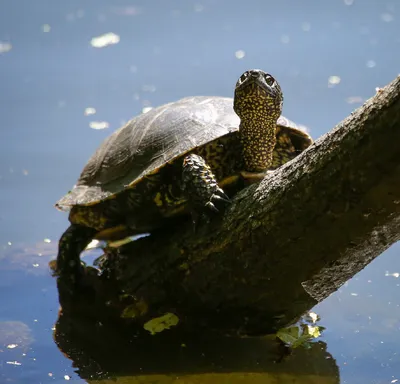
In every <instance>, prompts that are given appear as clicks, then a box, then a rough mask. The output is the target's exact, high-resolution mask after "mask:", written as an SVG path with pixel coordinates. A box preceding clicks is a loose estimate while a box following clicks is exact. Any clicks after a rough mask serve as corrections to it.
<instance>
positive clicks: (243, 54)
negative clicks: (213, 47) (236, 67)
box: [235, 49, 246, 60]
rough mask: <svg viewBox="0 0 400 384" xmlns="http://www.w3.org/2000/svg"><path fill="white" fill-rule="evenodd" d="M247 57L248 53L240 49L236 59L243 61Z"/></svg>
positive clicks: (236, 53)
mask: <svg viewBox="0 0 400 384" xmlns="http://www.w3.org/2000/svg"><path fill="white" fill-rule="evenodd" d="M245 56H246V52H245V51H243V50H242V49H239V50H238V51H236V52H235V57H236V58H237V59H239V60H240V59H243V58H244V57H245Z"/></svg>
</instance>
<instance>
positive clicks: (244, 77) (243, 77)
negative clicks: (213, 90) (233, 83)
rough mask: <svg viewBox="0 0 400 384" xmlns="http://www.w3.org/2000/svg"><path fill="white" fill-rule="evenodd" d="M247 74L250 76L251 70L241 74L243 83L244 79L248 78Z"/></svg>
mask: <svg viewBox="0 0 400 384" xmlns="http://www.w3.org/2000/svg"><path fill="white" fill-rule="evenodd" d="M247 76H249V72H248V71H246V72H245V73H243V75H242V76H240V79H239V80H240V82H241V83H242V82H243V81H245V80H246V79H247Z"/></svg>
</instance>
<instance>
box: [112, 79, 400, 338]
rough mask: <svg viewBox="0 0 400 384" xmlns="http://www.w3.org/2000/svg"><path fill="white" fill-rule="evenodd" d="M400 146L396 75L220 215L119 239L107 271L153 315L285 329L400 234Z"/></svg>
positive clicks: (211, 324)
mask: <svg viewBox="0 0 400 384" xmlns="http://www.w3.org/2000/svg"><path fill="white" fill-rule="evenodd" d="M399 143H400V77H398V78H397V79H395V80H394V81H393V82H392V83H391V84H389V85H388V86H387V87H385V88H384V89H382V90H379V91H378V92H377V94H376V95H375V96H374V97H373V98H372V99H370V100H369V101H367V102H366V103H365V104H364V105H363V106H362V107H360V108H359V109H358V110H356V111H355V112H354V113H352V114H351V116H349V117H348V118H346V119H345V120H344V121H343V122H341V123H340V124H339V125H338V126H337V127H335V128H334V129H333V130H332V131H331V132H329V133H328V134H326V135H324V136H323V137H321V138H320V139H319V140H317V141H316V142H315V143H314V144H313V145H312V146H311V147H310V148H308V149H307V150H306V151H305V152H303V153H302V154H301V155H300V156H298V157H297V158H296V159H295V160H293V161H291V162H289V163H287V164H285V165H284V166H282V167H281V168H279V169H278V170H277V171H275V172H274V173H273V174H271V175H268V176H267V177H266V178H265V179H264V180H262V182H261V183H260V184H258V185H252V186H250V187H248V188H246V189H245V190H243V191H241V192H240V193H239V194H238V195H236V196H235V198H234V199H233V203H232V205H231V206H230V207H229V208H228V209H227V210H226V212H225V213H224V214H223V215H222V217H221V219H216V220H213V221H212V223H211V224H210V225H207V226H202V227H200V228H199V230H198V231H197V233H193V229H192V227H191V226H190V225H182V224H181V225H180V226H179V225H178V226H174V227H171V228H169V230H168V231H160V233H155V234H153V235H152V236H149V237H147V238H143V239H140V240H138V241H136V242H133V243H131V244H129V245H127V246H124V247H121V248H120V249H119V250H118V251H117V252H116V253H117V257H112V258H110V260H109V268H110V270H111V271H112V272H113V275H114V277H115V279H116V281H117V282H118V285H119V287H121V288H122V289H123V290H124V291H125V292H128V293H130V294H132V295H133V296H135V297H136V298H137V299H138V300H140V302H141V303H143V302H145V303H146V307H147V308H148V315H149V316H153V317H155V316H157V315H159V314H162V313H165V312H172V313H175V314H176V315H177V316H178V317H179V318H180V319H181V321H182V322H183V323H185V324H186V325H188V324H189V325H193V326H194V327H198V326H199V325H204V326H207V327H211V328H219V329H222V330H224V331H226V330H233V331H243V332H249V333H254V332H256V333H258V332H264V331H268V330H272V329H276V328H277V327H281V326H284V325H286V324H288V323H289V322H290V321H291V320H293V319H294V318H296V317H297V316H299V315H300V314H301V313H302V312H303V311H305V310H307V309H309V308H311V307H312V305H313V304H315V303H316V302H317V301H319V300H322V299H323V298H325V297H326V296H327V295H329V294H330V293H331V292H333V291H334V290H335V289H337V288H338V287H339V286H340V285H341V284H343V283H344V282H345V281H346V280H347V279H348V278H350V277H351V276H353V275H354V274H355V273H357V272H358V271H359V270H361V269H362V268H363V267H364V266H365V265H367V264H368V263H369V262H370V261H371V260H372V259H373V258H375V257H376V256H378V255H379V254H380V253H381V252H383V251H384V250H385V249H386V248H387V247H389V246H390V245H391V244H393V243H394V242H395V241H397V240H398V239H399V237H400V145H399ZM182 322H181V323H182Z"/></svg>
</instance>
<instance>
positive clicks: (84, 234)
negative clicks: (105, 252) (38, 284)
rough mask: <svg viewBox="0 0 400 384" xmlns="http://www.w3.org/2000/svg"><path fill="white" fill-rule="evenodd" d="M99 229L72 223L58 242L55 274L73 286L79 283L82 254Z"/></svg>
mask: <svg viewBox="0 0 400 384" xmlns="http://www.w3.org/2000/svg"><path fill="white" fill-rule="evenodd" d="M96 233H97V231H96V230H95V229H93V228H89V227H85V226H83V225H78V224H71V225H70V226H69V228H68V229H67V230H66V231H65V232H64V233H63V234H62V236H61V238H60V241H59V243H58V255H57V267H56V272H55V275H57V276H59V277H60V278H61V279H63V280H65V281H69V282H70V283H71V285H72V286H74V285H76V284H78V280H79V278H80V275H81V273H82V270H81V268H82V267H81V261H80V254H81V252H82V251H83V250H84V249H85V248H86V246H87V245H88V244H89V243H90V241H91V240H92V239H93V237H94V236H95V234H96ZM72 286H71V288H72Z"/></svg>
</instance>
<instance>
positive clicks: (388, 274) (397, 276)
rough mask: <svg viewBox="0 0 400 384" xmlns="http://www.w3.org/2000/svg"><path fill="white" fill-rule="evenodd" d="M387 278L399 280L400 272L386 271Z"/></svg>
mask: <svg viewBox="0 0 400 384" xmlns="http://www.w3.org/2000/svg"><path fill="white" fill-rule="evenodd" d="M385 276H392V277H395V278H396V279H397V278H399V277H400V273H399V272H394V273H389V271H386V273H385Z"/></svg>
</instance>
